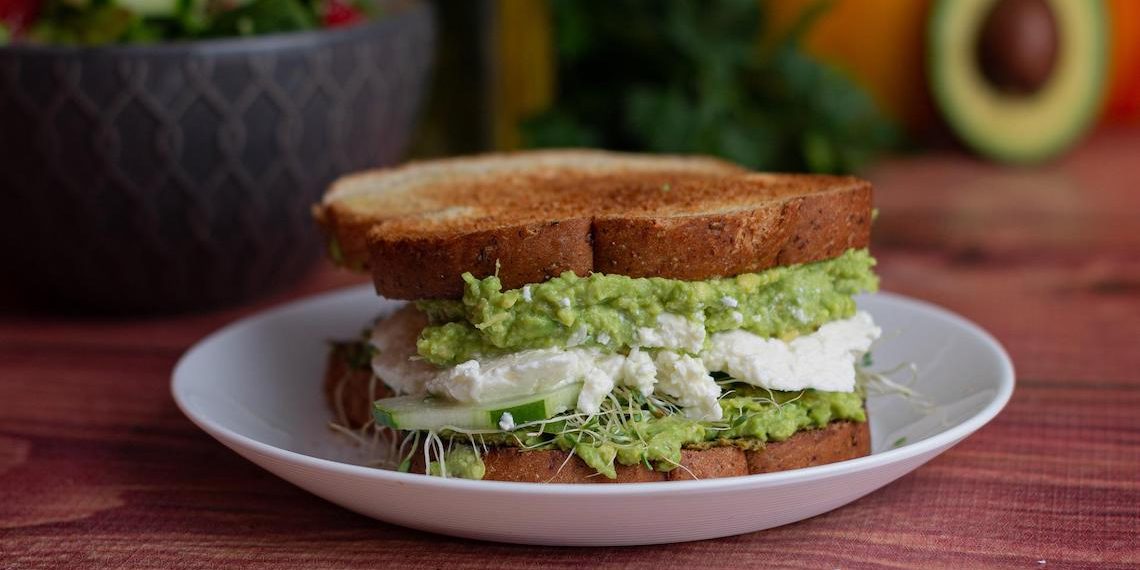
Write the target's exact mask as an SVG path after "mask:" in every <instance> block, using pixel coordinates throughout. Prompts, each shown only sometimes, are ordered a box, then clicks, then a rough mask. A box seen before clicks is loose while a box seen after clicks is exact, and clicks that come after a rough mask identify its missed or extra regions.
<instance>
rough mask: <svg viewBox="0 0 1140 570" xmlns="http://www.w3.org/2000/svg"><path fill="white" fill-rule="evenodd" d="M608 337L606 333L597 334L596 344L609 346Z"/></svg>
mask: <svg viewBox="0 0 1140 570" xmlns="http://www.w3.org/2000/svg"><path fill="white" fill-rule="evenodd" d="M609 343H610V335H609V333H607V332H606V331H602V332H600V333H598V344H609Z"/></svg>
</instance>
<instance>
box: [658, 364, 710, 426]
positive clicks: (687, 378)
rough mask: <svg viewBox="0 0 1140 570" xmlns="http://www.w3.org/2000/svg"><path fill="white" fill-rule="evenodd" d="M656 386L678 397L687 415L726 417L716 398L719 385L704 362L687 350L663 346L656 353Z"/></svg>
mask: <svg viewBox="0 0 1140 570" xmlns="http://www.w3.org/2000/svg"><path fill="white" fill-rule="evenodd" d="M655 360H656V364H657V386H656V387H655V389H656V390H658V391H660V392H663V393H664V394H667V395H669V396H672V397H674V398H676V399H677V403H679V404H681V407H682V408H684V410H685V416H686V417H688V418H691V419H694V420H708V421H716V420H719V419H721V418H722V417H723V410H721V408H720V403H719V402H718V401H717V400H718V398H720V386H717V384H716V381H715V380H713V377H712V376H711V375H710V374H709V371H708V369H707V368H705V365H704V363H702V362H701V361H700V359H698V358H693V357H692V356H689V355H687V354H677V353H675V352H669V351H666V350H663V351H661V352H659V353H657V358H656V359H655Z"/></svg>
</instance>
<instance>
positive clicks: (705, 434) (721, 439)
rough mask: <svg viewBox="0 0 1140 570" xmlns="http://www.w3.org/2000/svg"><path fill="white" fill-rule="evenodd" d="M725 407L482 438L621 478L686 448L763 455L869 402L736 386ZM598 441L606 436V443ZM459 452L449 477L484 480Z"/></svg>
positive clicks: (464, 449) (464, 451)
mask: <svg viewBox="0 0 1140 570" xmlns="http://www.w3.org/2000/svg"><path fill="white" fill-rule="evenodd" d="M720 405H721V408H722V409H723V410H724V419H723V420H722V421H719V422H700V421H694V420H689V419H686V418H685V417H684V416H683V415H681V414H672V415H666V416H663V417H657V416H655V415H653V414H651V413H649V412H648V411H647V412H646V413H644V414H642V415H641V416H640V417H638V418H634V419H629V420H628V421H625V422H622V423H621V424H620V425H616V426H615V425H611V426H609V427H608V429H603V428H601V427H600V426H599V425H594V424H590V425H589V426H588V427H590V428H591V429H589V430H580V431H577V432H569V433H562V434H558V433H543V434H528V433H527V430H521V431H518V432H514V433H511V432H503V433H501V434H493V435H487V434H484V435H480V436H476V437H478V438H480V443H486V444H488V445H513V446H520V445H521V446H524V447H526V448H528V449H536V450H537V449H560V450H562V451H573V453H574V454H575V455H577V456H578V457H581V458H582V460H583V461H585V462H586V464H587V465H589V466H590V467H593V468H594V469H596V470H597V471H598V473H601V474H602V475H604V476H606V477H608V478H610V479H614V478H616V477H617V471H616V469H615V467H614V465H615V463H617V464H621V465H639V464H640V465H645V466H647V467H652V468H654V469H657V470H658V471H670V470H672V469H675V468H676V467H677V466H678V465H679V464H680V461H681V450H682V449H685V448H688V449H692V448H697V449H706V448H709V447H716V446H727V445H735V446H740V447H745V448H746V449H756V448H762V447H763V446H764V443H765V442H769V441H784V440H786V439H788V438H789V437H791V436H792V435H794V434H795V433H797V432H799V431H801V430H805V429H815V428H822V427H825V426H826V425H827V424H828V423H830V422H832V421H841V420H847V421H856V422H863V421H866V420H867V416H866V412H865V411H864V409H863V396H862V395H860V394H858V393H850V392H817V391H815V390H805V391H802V392H776V391H767V390H760V389H757V388H753V387H750V386H743V385H734V386H733V392H732V393H731V394H729V395H727V396H726V397H724V398H721V400H720ZM551 431H555V430H551ZM591 434H603V439H598V438H597V437H595V436H594V435H591ZM443 435H444V437H446V436H447V434H443ZM456 441H457V442H466V441H469V438H468V437H467V436H465V435H464V436H458V437H457V439H456ZM452 449H453V451H452V452H449V453H448V454H447V455H446V456H445V461H446V464H447V472H448V476H450V477H462V478H465V479H482V478H483V474H484V471H485V468H484V465H483V462H482V460H480V459H479V458H478V456H477V455H476V454H475V453H474V452H473V450H472V449H471V448H470V447H468V446H465V445H461V444H458V443H457V444H456V445H454V446H452ZM455 450H458V451H455ZM452 453H454V456H453V455H452ZM431 469H433V470H434V471H432V474H438V471H439V467H438V465H437V464H436V463H435V462H433V463H432V467H431Z"/></svg>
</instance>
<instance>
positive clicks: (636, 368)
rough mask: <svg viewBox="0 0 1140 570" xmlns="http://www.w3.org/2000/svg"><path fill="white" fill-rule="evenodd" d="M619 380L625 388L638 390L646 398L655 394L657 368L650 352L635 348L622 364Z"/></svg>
mask: <svg viewBox="0 0 1140 570" xmlns="http://www.w3.org/2000/svg"><path fill="white" fill-rule="evenodd" d="M619 380H621V383H622V385H623V386H630V387H632V388H637V390H638V391H639V392H641V393H642V394H643V395H645V396H649V395H650V394H652V393H653V385H654V384H656V383H657V366H655V365H654V364H653V358H652V357H651V356H650V355H649V353H648V352H642V351H641V349H639V348H637V347H633V348H631V349H629V355H628V356H626V357H625V362H622V365H621V372H620V373H619Z"/></svg>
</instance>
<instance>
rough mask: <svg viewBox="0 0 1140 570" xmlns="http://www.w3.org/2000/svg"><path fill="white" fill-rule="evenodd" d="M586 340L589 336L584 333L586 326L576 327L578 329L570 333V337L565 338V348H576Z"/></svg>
mask: <svg viewBox="0 0 1140 570" xmlns="http://www.w3.org/2000/svg"><path fill="white" fill-rule="evenodd" d="M588 338H589V335H588V334H587V333H586V325H578V328H576V329H574V332H572V333H570V336H569V337H567V338H566V346H567V348H570V347H575V346H578V345H580V344H582V343H584V342H586V340H587V339H588Z"/></svg>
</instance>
